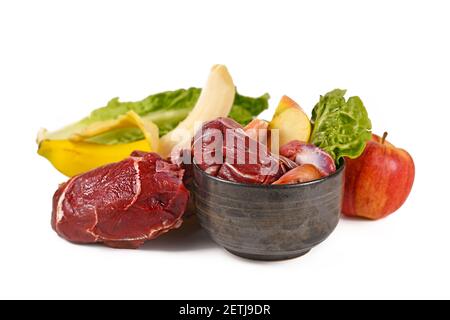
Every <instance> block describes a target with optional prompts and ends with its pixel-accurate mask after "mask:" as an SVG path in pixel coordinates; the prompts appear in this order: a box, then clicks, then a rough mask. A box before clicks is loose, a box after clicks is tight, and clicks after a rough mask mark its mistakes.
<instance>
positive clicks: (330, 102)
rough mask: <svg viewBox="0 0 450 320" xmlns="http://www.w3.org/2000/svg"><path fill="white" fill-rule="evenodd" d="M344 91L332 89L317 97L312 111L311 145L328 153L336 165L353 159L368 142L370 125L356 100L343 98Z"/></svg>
mask: <svg viewBox="0 0 450 320" xmlns="http://www.w3.org/2000/svg"><path fill="white" fill-rule="evenodd" d="M345 93H346V90H340V89H335V90H333V91H331V92H328V93H327V94H326V95H325V96H321V97H320V101H319V102H318V103H317V104H316V106H315V107H314V109H313V112H312V117H311V122H312V123H313V131H312V133H311V143H313V144H315V145H316V146H318V147H320V148H321V149H323V150H325V151H326V152H328V153H329V154H330V155H331V156H332V157H333V158H334V160H335V161H336V162H337V161H338V160H339V159H340V158H342V157H349V158H352V159H354V158H357V157H359V156H360V155H361V153H362V152H363V151H364V148H365V146H366V143H367V141H368V140H370V138H371V132H370V130H371V129H372V124H371V122H370V119H369V116H368V114H367V110H366V108H365V107H364V104H363V102H362V101H361V99H360V98H359V97H350V98H349V99H348V100H347V101H346V100H345V98H344V95H345Z"/></svg>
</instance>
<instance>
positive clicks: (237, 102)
mask: <svg viewBox="0 0 450 320" xmlns="http://www.w3.org/2000/svg"><path fill="white" fill-rule="evenodd" d="M200 92H201V89H200V88H189V89H179V90H175V91H166V92H160V93H157V94H153V95H151V96H148V97H147V98H145V99H143V100H141V101H136V102H121V101H119V98H114V99H112V100H110V101H109V102H108V104H107V105H106V106H104V107H101V108H99V109H96V110H94V111H92V112H91V114H90V115H89V116H88V117H86V118H84V119H82V120H81V121H79V122H77V123H74V124H71V125H69V126H66V127H65V128H63V129H61V130H58V131H54V132H50V133H48V134H47V139H52V140H65V139H68V138H69V137H70V136H72V135H73V134H75V133H77V132H79V131H81V130H83V129H85V128H86V127H88V126H90V125H93V124H95V123H97V122H101V121H107V120H113V119H117V118H118V117H119V116H121V115H123V114H125V113H127V112H128V111H134V112H136V113H137V114H138V115H139V116H141V117H142V118H143V119H144V120H150V121H152V122H153V123H155V124H156V125H157V126H158V128H159V134H160V136H163V135H165V134H166V133H168V132H169V131H171V130H173V129H174V128H175V127H176V126H177V125H178V124H179V123H180V122H181V121H183V120H184V119H185V118H186V117H187V116H188V114H189V112H190V111H191V110H192V109H193V108H194V106H195V103H196V102H197V100H198V97H199V96H200ZM268 99H269V95H268V94H264V95H262V96H261V97H259V98H251V97H246V96H242V95H240V94H238V93H236V97H235V99H234V104H233V107H232V109H231V112H230V117H231V118H233V119H234V120H236V121H237V122H239V123H241V124H242V125H246V124H247V123H249V122H250V121H251V120H253V119H254V118H255V117H256V116H257V115H259V114H260V113H261V112H262V111H264V110H265V109H267V108H268V106H269V104H268ZM143 138H144V136H143V134H142V132H141V131H140V130H138V129H136V128H120V129H117V130H111V131H109V132H105V133H103V134H101V135H98V136H95V137H92V138H90V139H89V142H95V143H101V144H119V143H129V142H133V141H137V140H141V139H143Z"/></svg>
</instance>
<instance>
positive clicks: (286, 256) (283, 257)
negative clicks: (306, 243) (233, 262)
mask: <svg viewBox="0 0 450 320" xmlns="http://www.w3.org/2000/svg"><path fill="white" fill-rule="evenodd" d="M225 249H226V248H225ZM226 250H227V251H228V252H230V253H232V254H234V255H235V256H238V257H241V258H245V259H250V260H259V261H281V260H289V259H294V258H299V257H301V256H304V255H305V254H307V253H308V252H309V251H311V249H306V250H303V251H297V252H295V253H292V254H284V255H273V254H252V253H244V252H238V251H234V250H231V249H226Z"/></svg>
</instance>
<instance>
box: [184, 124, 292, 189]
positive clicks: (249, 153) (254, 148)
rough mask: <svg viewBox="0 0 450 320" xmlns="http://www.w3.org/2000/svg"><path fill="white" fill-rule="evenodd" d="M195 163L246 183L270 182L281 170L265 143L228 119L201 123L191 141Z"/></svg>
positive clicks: (215, 174)
mask: <svg viewBox="0 0 450 320" xmlns="http://www.w3.org/2000/svg"><path fill="white" fill-rule="evenodd" d="M192 149H193V151H192V152H193V156H194V161H195V163H196V164H197V165H198V166H199V167H200V168H201V169H202V170H204V171H205V172H206V173H208V174H210V175H213V176H216V177H218V178H221V179H224V180H228V181H233V182H239V183H248V184H271V183H272V182H274V181H276V180H277V179H278V178H279V177H280V176H281V175H282V174H283V173H284V172H285V171H284V169H283V167H282V165H281V164H280V160H279V158H278V157H277V156H274V155H272V154H271V153H270V152H269V151H268V150H267V146H265V145H263V144H261V143H259V142H258V141H256V140H254V139H252V138H251V137H249V136H248V135H247V134H246V133H245V131H244V130H243V128H242V126H241V125H239V124H238V123H237V122H235V121H234V120H232V119H229V118H219V119H217V120H213V121H210V122H208V123H205V124H204V125H203V126H202V128H201V130H200V131H199V132H198V133H197V134H196V136H195V137H194V141H193V148H192Z"/></svg>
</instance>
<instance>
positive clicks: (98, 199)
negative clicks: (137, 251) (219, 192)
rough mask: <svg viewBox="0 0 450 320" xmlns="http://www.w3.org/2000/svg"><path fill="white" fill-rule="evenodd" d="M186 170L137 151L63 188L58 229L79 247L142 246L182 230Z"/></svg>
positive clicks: (56, 211) (56, 210) (57, 198)
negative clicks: (95, 245) (171, 231)
mask: <svg viewBox="0 0 450 320" xmlns="http://www.w3.org/2000/svg"><path fill="white" fill-rule="evenodd" d="M183 172H184V171H183V170H182V169H180V167H179V166H177V165H175V164H171V163H170V162H167V161H165V160H163V159H162V158H161V157H160V156H159V155H157V154H156V153H143V152H134V153H133V154H132V156H131V157H130V158H128V159H125V160H123V161H121V162H117V163H113V164H109V165H106V166H104V167H101V168H98V169H95V170H93V171H90V172H87V173H84V174H82V175H79V176H76V177H73V178H72V179H70V180H69V181H67V182H66V183H64V184H62V185H61V186H60V187H59V189H58V190H57V191H56V193H55V195H54V197H53V214H52V227H53V229H54V230H55V231H56V232H57V233H58V235H60V236H61V237H63V238H65V239H67V240H69V241H71V242H75V243H96V242H101V243H104V244H105V245H108V246H111V247H115V248H138V247H139V246H141V245H142V244H143V243H144V242H145V241H146V240H150V239H154V238H156V237H158V236H159V235H161V234H163V233H165V232H167V231H169V230H171V229H174V228H178V227H179V226H180V225H181V223H182V217H183V214H184V212H185V210H186V206H187V203H188V198H189V192H188V191H187V190H186V188H185V187H184V185H183Z"/></svg>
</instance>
